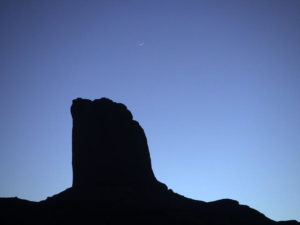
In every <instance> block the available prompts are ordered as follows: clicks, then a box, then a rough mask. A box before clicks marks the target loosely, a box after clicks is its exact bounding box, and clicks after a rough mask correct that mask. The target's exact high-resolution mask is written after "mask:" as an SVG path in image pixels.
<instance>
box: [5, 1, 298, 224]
mask: <svg viewBox="0 0 300 225" xmlns="http://www.w3.org/2000/svg"><path fill="white" fill-rule="evenodd" d="M0 27H1V36H0V49H1V51H0V104H1V110H0V124H1V127H0V196H2V197H5V196H18V197H20V198H25V199H30V200H35V201H38V200H41V199H45V198H46V197H47V196H52V195H53V194H55V193H58V192H60V191H62V190H64V189H66V188H68V187H69V186H71V183H72V168H71V129H72V120H71V115H70V105H71V103H72V99H74V98H77V97H83V98H90V99H95V98H99V97H104V96H105V97H108V98H111V99H113V100H114V101H117V102H122V103H124V104H126V105H127V107H128V108H129V109H130V110H131V112H132V113H133V115H134V118H135V119H136V120H137V121H139V122H140V124H141V125H142V126H143V128H144V130H145V132H146V135H147V138H148V144H149V148H150V154H151V158H152V167H153V170H154V172H155V174H156V177H157V178H158V179H159V180H160V181H162V182H164V183H166V184H167V185H168V186H169V188H171V189H173V190H174V191H175V192H178V193H181V194H183V195H185V196H187V197H191V198H195V199H199V200H205V201H212V200H216V199H221V198H232V199H236V200H238V201H239V202H240V203H241V204H246V205H249V206H250V207H252V208H255V209H257V210H259V211H261V212H262V213H264V214H265V215H266V216H268V217H270V218H271V219H274V220H286V219H297V220H300V214H299V212H300V192H299V190H300V177H299V171H300V163H299V161H300V117H299V115H300V101H299V97H300V45H299V40H300V29H299V27H300V1H298V0H295V1H292V0H286V1H284V0H269V1H265V0H257V1H256V0H253V1H232V0H227V1H221V0H220V1H189V0H186V1H176V0H173V1H168V0H167V1H156V0H153V1H142V0H141V1H130V0H129V1H121V0H120V1H87V0H85V1H83V0H82V1H71V0H70V1H67V0H59V1H58V0H56V1H38V0H36V1H33V0H28V1H25V0H19V1H16V0H4V1H1V3H0Z"/></svg>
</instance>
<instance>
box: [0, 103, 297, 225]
mask: <svg viewBox="0 0 300 225" xmlns="http://www.w3.org/2000/svg"><path fill="white" fill-rule="evenodd" d="M71 114H72V117H73V130H72V166H73V184H72V187H70V188H68V189H67V190H65V191H63V192H61V193H59V194H57V195H54V196H52V197H49V198H47V199H46V200H43V201H41V202H31V201H27V200H22V199H18V198H0V224H12V225H17V224H18V225H20V224H39V225H42V224H92V223H93V224H100V225H102V224H103V225H104V224H112V225H114V224H155V225H157V224H172V225H173V224H187V225H192V224H193V225H196V224H199V225H208V224H210V225H221V224H222V225H235V224H236V225H241V224H243V225H247V224H249V225H275V224H290V225H293V224H295V225H296V224H298V225H299V224H300V223H298V222H297V221H282V222H275V221H272V220H270V219H269V218H267V217H265V216H264V215H263V214H261V213H260V212H258V211H256V210H254V209H251V208H249V207H248V206H244V205H239V203H238V202H237V201H234V200H230V199H223V200H219V201H215V202H203V201H196V200H193V199H189V198H186V197H184V196H181V195H179V194H176V193H174V192H173V191H172V190H169V189H168V188H167V186H166V185H165V184H163V183H161V182H159V181H158V180H157V179H156V178H155V175H154V173H153V171H152V167H151V158H150V153H149V149H148V144H147V139H146V136H145V133H144V131H143V129H142V127H141V126H140V125H139V123H138V122H137V121H134V120H133V117H132V114H131V113H130V111H129V110H128V109H127V108H126V106H125V105H123V104H120V103H115V102H113V101H111V100H109V99H107V98H101V99H96V100H94V101H91V100H87V99H80V98H78V99H75V100H73V104H72V107H71Z"/></svg>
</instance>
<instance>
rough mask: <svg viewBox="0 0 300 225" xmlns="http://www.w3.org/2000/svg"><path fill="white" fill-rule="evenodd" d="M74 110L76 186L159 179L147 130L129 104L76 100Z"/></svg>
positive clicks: (103, 100) (126, 183)
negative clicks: (135, 119)
mask: <svg viewBox="0 0 300 225" xmlns="http://www.w3.org/2000/svg"><path fill="white" fill-rule="evenodd" d="M71 113H72V117H73V134H72V137H73V141H72V154H73V158H72V165H73V187H75V188H77V187H78V188H83V187H85V188H88V187H97V186H101V185H102V186H103V185H108V186H109V185H134V184H142V183H143V184H145V183H155V182H156V179H155V177H154V174H153V172H152V168H151V160H150V154H149V149H148V145H147V140H146V137H145V134H144V131H143V129H142V128H141V126H140V125H139V124H138V122H136V121H134V120H133V119H132V115H131V113H130V112H129V111H128V110H127V108H126V106H124V105H123V104H120V103H115V102H113V101H111V100H109V99H106V98H102V99H98V100H95V101H90V100H84V99H76V100H74V101H73V104H72V107H71Z"/></svg>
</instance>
